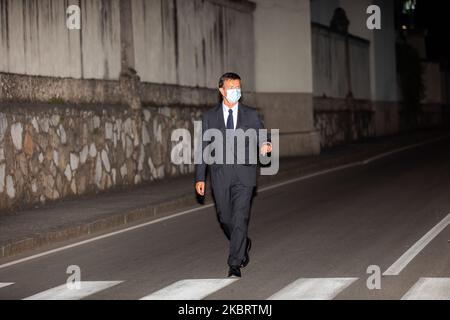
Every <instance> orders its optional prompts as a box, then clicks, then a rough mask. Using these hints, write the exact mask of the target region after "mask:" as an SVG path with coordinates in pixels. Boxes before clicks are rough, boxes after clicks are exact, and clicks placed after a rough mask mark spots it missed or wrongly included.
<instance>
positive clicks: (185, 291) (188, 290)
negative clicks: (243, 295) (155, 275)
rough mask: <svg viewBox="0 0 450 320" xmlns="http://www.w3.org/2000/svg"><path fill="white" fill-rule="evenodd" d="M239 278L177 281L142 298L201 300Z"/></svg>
mask: <svg viewBox="0 0 450 320" xmlns="http://www.w3.org/2000/svg"><path fill="white" fill-rule="evenodd" d="M236 280H238V279H235V278H230V279H192V280H181V281H178V282H175V283H173V284H171V285H169V286H167V287H165V288H163V289H161V290H159V291H156V292H154V293H152V294H150V295H148V296H145V297H143V298H142V299H140V300H201V299H203V298H205V297H207V296H209V295H210V294H212V293H214V292H216V291H218V290H220V289H222V288H224V287H226V286H228V285H230V284H232V283H233V282H235V281H236Z"/></svg>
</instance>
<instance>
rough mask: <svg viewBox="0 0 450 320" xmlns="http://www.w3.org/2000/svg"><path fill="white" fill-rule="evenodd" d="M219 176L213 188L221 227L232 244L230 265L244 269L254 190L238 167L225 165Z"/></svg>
mask: <svg viewBox="0 0 450 320" xmlns="http://www.w3.org/2000/svg"><path fill="white" fill-rule="evenodd" d="M219 170H220V172H218V173H217V175H218V179H214V180H215V181H213V183H212V189H213V193H214V199H215V202H216V209H217V214H218V218H219V221H220V224H221V227H222V229H223V231H224V233H225V235H226V237H227V238H228V240H229V241H230V251H229V256H228V265H229V266H240V265H241V264H242V262H243V260H244V257H245V251H246V247H247V231H248V223H249V218H250V205H251V200H252V197H253V190H254V187H252V186H247V185H244V184H242V183H241V182H240V181H239V178H238V175H237V174H236V171H235V169H234V166H224V167H222V168H221V169H219Z"/></svg>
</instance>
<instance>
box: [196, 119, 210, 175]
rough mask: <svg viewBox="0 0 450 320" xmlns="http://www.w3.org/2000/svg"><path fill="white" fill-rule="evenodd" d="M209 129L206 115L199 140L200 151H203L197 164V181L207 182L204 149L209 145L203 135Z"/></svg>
mask: <svg viewBox="0 0 450 320" xmlns="http://www.w3.org/2000/svg"><path fill="white" fill-rule="evenodd" d="M206 130H208V120H207V119H206V115H203V116H202V134H201V137H200V139H201V141H199V146H201V147H200V148H199V151H198V152H201V154H199V160H200V161H199V162H200V163H197V164H196V165H195V182H196V183H197V182H205V181H206V166H207V164H206V163H205V160H204V159H203V151H204V150H205V148H206V146H207V142H206V141H204V139H203V137H204V134H205V131H206Z"/></svg>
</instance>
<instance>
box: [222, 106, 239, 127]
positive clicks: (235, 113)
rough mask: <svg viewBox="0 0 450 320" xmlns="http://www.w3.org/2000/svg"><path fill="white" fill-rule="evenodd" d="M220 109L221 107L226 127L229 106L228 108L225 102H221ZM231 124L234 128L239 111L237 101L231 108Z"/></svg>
mask: <svg viewBox="0 0 450 320" xmlns="http://www.w3.org/2000/svg"><path fill="white" fill-rule="evenodd" d="M222 109H223V119H224V121H225V128H226V127H227V121H228V115H229V112H228V110H230V108H228V107H227V106H226V105H225V103H223V102H222ZM231 110H233V124H234V130H236V125H237V120H238V111H239V102H238V103H236V104H235V105H234V107H233V108H231Z"/></svg>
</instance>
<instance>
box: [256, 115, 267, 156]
mask: <svg viewBox="0 0 450 320" xmlns="http://www.w3.org/2000/svg"><path fill="white" fill-rule="evenodd" d="M256 119H257V120H256V121H257V130H258V131H257V136H258V148H259V149H261V147H262V146H263V144H264V143H268V142H269V143H270V142H271V139H270V132H269V131H268V130H267V135H261V133H260V131H259V130H261V129H265V126H264V121H263V120H262V119H261V116H260V114H259V113H257V114H256Z"/></svg>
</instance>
